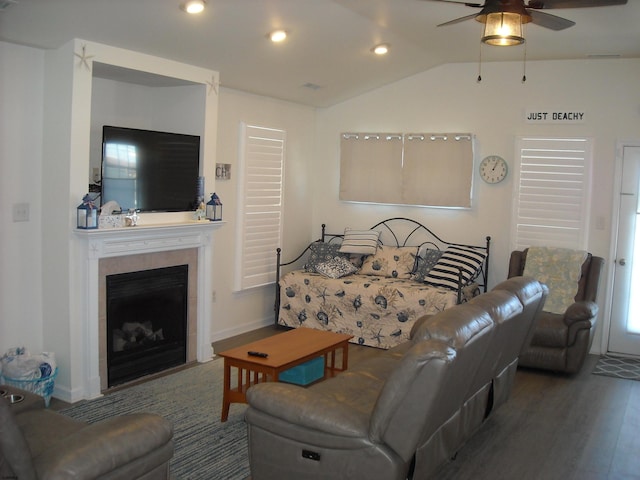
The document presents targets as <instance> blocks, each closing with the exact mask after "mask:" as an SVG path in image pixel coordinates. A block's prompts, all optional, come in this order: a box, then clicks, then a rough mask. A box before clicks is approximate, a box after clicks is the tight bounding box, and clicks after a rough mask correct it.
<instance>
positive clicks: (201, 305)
mask: <svg viewBox="0 0 640 480" xmlns="http://www.w3.org/2000/svg"><path fill="white" fill-rule="evenodd" d="M218 226H220V223H219V222H206V223H205V222H202V223H199V222H198V223H196V222H192V223H186V224H178V225H173V224H172V225H156V226H137V227H127V228H116V229H98V230H91V231H78V238H79V239H80V244H81V246H82V248H81V250H82V251H83V253H82V254H81V255H82V257H83V259H82V261H83V262H84V263H85V267H86V268H83V269H82V271H83V272H84V275H83V276H85V278H84V279H83V283H84V285H85V287H86V294H85V295H84V296H83V298H84V302H83V303H84V305H82V310H84V311H85V312H86V315H85V316H84V318H86V324H85V325H84V330H85V331H86V332H87V340H88V341H87V345H84V348H83V349H82V355H81V356H82V357H83V361H84V365H85V369H84V370H85V374H84V378H83V379H82V382H81V383H82V385H75V386H72V390H73V391H74V392H75V394H74V396H76V397H78V396H79V397H81V398H94V397H97V396H99V395H100V394H101V392H102V391H104V390H106V389H107V362H106V357H107V355H106V343H107V341H106V276H107V275H111V274H116V273H125V272H134V271H139V270H147V269H152V268H161V267H167V266H172V265H184V264H187V265H189V290H188V295H189V314H188V327H187V362H192V361H196V360H197V361H199V362H206V361H208V360H210V359H211V358H212V356H213V350H212V347H211V340H210V339H211V302H210V294H209V292H210V291H211V284H212V265H211V262H212V251H213V231H214V229H215V228H216V227H218Z"/></svg>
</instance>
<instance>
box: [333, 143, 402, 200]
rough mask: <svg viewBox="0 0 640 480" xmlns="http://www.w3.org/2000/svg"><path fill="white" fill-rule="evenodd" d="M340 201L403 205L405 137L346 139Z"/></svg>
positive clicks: (342, 150) (341, 173)
mask: <svg viewBox="0 0 640 480" xmlns="http://www.w3.org/2000/svg"><path fill="white" fill-rule="evenodd" d="M340 158H341V160H340V200H350V201H356V202H374V203H400V202H399V200H400V199H401V188H402V135H401V134H393V135H392V134H365V133H361V134H358V135H357V137H355V136H348V137H345V135H342V137H341V142H340Z"/></svg>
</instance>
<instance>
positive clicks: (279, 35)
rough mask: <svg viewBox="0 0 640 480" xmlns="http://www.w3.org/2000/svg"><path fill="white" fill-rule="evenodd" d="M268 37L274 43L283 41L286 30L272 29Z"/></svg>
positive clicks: (285, 36)
mask: <svg viewBox="0 0 640 480" xmlns="http://www.w3.org/2000/svg"><path fill="white" fill-rule="evenodd" d="M269 38H270V39H271V41H272V42H274V43H278V42H283V41H284V40H285V39H286V38H287V32H286V31H285V30H274V31H273V32H271V33H269Z"/></svg>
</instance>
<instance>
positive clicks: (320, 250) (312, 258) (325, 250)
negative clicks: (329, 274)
mask: <svg viewBox="0 0 640 480" xmlns="http://www.w3.org/2000/svg"><path fill="white" fill-rule="evenodd" d="M338 250H340V244H339V243H325V242H313V243H312V244H311V245H309V257H308V258H307V263H306V264H305V265H304V271H305V272H309V273H317V270H316V266H318V265H319V264H320V263H324V262H327V261H329V260H331V259H333V258H335V257H345V258H347V259H348V258H349V255H348V254H345V253H340V252H339V251H338Z"/></svg>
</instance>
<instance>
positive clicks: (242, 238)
mask: <svg viewBox="0 0 640 480" xmlns="http://www.w3.org/2000/svg"><path fill="white" fill-rule="evenodd" d="M285 139H286V132H284V131H283V130H277V129H273V128H266V127H258V126H252V125H246V124H245V123H241V126H240V158H239V164H240V165H239V168H238V170H239V176H240V178H239V182H238V185H239V188H238V222H237V229H236V233H237V235H236V238H237V239H238V240H237V241H238V245H237V248H236V275H235V290H236V291H239V290H245V289H248V288H252V287H258V286H261V285H266V284H268V283H273V282H275V281H276V257H275V252H276V248H277V247H279V246H280V245H281V238H282V210H283V191H284V190H283V181H284V152H285Z"/></svg>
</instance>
